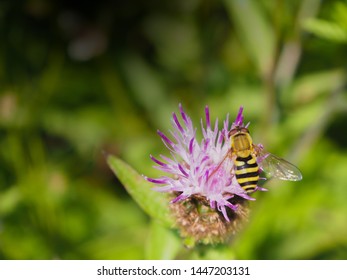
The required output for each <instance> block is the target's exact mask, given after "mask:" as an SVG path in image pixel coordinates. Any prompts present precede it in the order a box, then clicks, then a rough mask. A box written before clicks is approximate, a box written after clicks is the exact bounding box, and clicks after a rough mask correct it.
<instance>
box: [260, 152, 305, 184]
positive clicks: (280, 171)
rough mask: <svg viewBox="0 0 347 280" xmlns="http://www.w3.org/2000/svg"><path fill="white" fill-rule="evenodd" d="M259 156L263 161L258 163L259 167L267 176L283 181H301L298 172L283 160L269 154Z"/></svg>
mask: <svg viewBox="0 0 347 280" xmlns="http://www.w3.org/2000/svg"><path fill="white" fill-rule="evenodd" d="M262 153H264V151H262ZM261 156H262V157H263V158H264V159H263V161H262V162H261V163H260V167H261V169H263V170H264V172H265V173H267V174H268V175H269V176H271V177H273V178H277V179H280V180H285V181H300V180H301V179H302V175H301V172H300V170H299V169H298V168H297V167H296V166H294V165H293V164H291V163H290V162H288V161H286V160H285V159H283V158H279V157H277V156H275V155H273V154H270V153H264V155H261Z"/></svg>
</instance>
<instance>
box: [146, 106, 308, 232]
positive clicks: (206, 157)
mask: <svg viewBox="0 0 347 280" xmlns="http://www.w3.org/2000/svg"><path fill="white" fill-rule="evenodd" d="M179 109H180V114H181V119H182V121H179V119H178V117H177V115H176V114H175V113H174V114H173V116H172V126H173V130H172V131H170V134H171V136H170V138H171V139H172V140H171V139H170V138H169V137H167V136H166V135H165V134H164V133H162V132H161V131H158V134H159V136H160V137H161V138H162V141H163V143H164V144H165V146H166V147H167V148H168V149H169V151H170V154H171V157H166V156H164V155H160V159H158V158H155V157H153V156H151V159H152V160H153V161H154V162H155V163H156V165H155V166H154V167H155V168H156V169H159V170H161V171H163V172H165V173H167V174H168V176H161V177H160V178H156V179H153V178H148V177H146V179H147V180H148V181H150V182H152V183H154V184H156V185H163V186H157V187H155V188H154V189H155V190H156V191H159V192H169V193H172V194H174V195H176V197H175V198H174V199H173V200H172V201H171V203H173V204H176V203H178V202H185V201H189V200H191V201H192V200H193V202H194V201H197V202H198V203H200V204H204V205H208V207H209V208H210V209H211V210H214V211H215V212H216V211H217V212H219V213H221V214H222V215H223V216H224V218H225V220H226V221H227V222H229V221H230V219H229V217H230V216H232V215H234V214H233V213H236V212H237V211H239V212H240V209H238V207H239V206H240V205H241V204H242V203H241V204H240V203H239V201H240V199H241V200H243V201H246V200H254V198H252V197H251V196H249V194H250V193H252V192H255V191H258V190H265V189H263V188H261V187H259V186H258V181H259V179H261V178H260V177H259V173H260V170H264V171H265V172H266V173H268V174H269V175H270V176H273V177H276V178H279V179H282V180H293V181H296V180H300V179H301V178H302V176H301V173H300V171H299V170H298V169H297V168H296V167H295V166H294V165H292V164H290V163H289V162H287V161H285V160H283V159H280V158H278V157H276V156H274V155H272V154H270V153H267V152H265V151H264V149H263V146H262V145H260V144H259V145H255V144H253V141H252V138H251V136H250V133H249V131H248V124H247V125H244V124H243V115H242V112H243V108H242V107H241V108H240V110H239V113H238V115H237V117H236V119H235V121H234V122H233V123H232V124H231V125H229V117H228V116H227V117H226V119H225V121H224V122H223V127H222V129H221V130H219V128H218V120H216V122H215V124H214V126H212V125H211V121H210V113H209V109H208V107H207V106H206V108H205V123H206V125H205V126H204V122H203V121H202V120H201V130H202V136H203V139H202V140H201V141H198V140H197V137H196V128H195V127H194V126H193V123H192V121H191V119H190V118H189V116H188V115H187V114H186V113H185V112H184V110H183V108H182V106H181V105H179ZM194 203H195V202H194ZM194 203H193V204H194ZM183 223H185V222H182V224H183ZM206 228H208V227H206ZM220 231H222V230H220Z"/></svg>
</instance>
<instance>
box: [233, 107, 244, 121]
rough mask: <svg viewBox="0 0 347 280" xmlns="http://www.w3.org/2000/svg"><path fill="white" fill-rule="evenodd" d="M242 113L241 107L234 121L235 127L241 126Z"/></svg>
mask: <svg viewBox="0 0 347 280" xmlns="http://www.w3.org/2000/svg"><path fill="white" fill-rule="evenodd" d="M242 112H243V107H242V106H241V107H240V109H239V113H238V114H237V117H236V120H235V125H236V126H242V124H243V115H242Z"/></svg>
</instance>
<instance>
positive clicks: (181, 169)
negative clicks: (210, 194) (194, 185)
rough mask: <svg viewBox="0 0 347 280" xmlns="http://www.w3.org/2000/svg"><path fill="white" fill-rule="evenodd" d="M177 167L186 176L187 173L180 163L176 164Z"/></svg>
mask: <svg viewBox="0 0 347 280" xmlns="http://www.w3.org/2000/svg"><path fill="white" fill-rule="evenodd" d="M178 168H179V170H180V171H181V172H182V174H183V175H184V176H186V177H188V173H187V172H186V171H185V170H184V169H183V167H182V165H180V164H178Z"/></svg>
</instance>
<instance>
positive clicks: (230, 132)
mask: <svg viewBox="0 0 347 280" xmlns="http://www.w3.org/2000/svg"><path fill="white" fill-rule="evenodd" d="M237 132H238V129H237V128H234V129H232V130H230V131H229V133H228V137H229V138H230V137H231V136H233V135H235V134H236V133H237Z"/></svg>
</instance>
